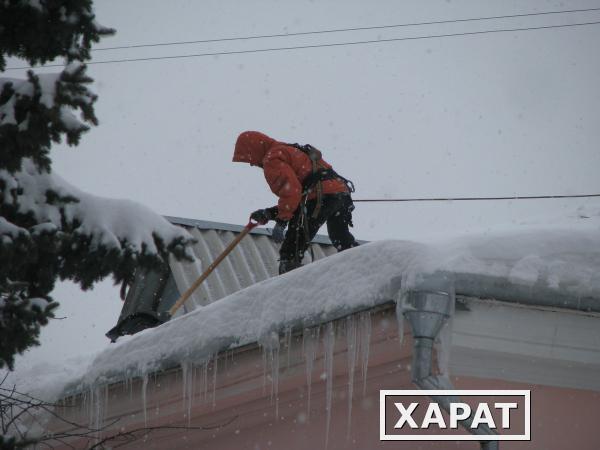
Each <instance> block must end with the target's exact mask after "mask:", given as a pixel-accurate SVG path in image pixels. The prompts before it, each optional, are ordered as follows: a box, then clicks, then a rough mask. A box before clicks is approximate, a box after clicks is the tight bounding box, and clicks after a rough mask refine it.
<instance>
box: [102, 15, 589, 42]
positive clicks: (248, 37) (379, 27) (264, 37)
mask: <svg viewBox="0 0 600 450" xmlns="http://www.w3.org/2000/svg"><path fill="white" fill-rule="evenodd" d="M591 11H600V8H587V9H570V10H563V11H544V12H538V13H526V14H509V15H503V16H487V17H473V18H467V19H449V20H435V21H429V22H413V23H401V24H395V25H380V26H370V27H354V28H336V29H331V30H316V31H300V32H296V33H279V34H263V35H256V36H238V37H228V38H218V39H200V40H193V41H176V42H158V43H155V44H136V45H123V46H118V47H103V48H96V49H94V50H93V51H94V52H100V51H105V50H123V49H128V48H145V47H164V46H171V45H188V44H207V43H214V42H228V41H244V40H250V39H267V38H280V37H293V36H308V35H315V34H327V33H342V32H348V31H366V30H382V29H390V28H401V27H413V26H423V25H441V24H448V23H462V22H475V21H481V20H494V19H514V18H518V17H532V16H544V15H550V14H569V13H579V12H591Z"/></svg>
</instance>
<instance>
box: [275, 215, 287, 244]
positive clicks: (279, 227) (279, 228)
mask: <svg viewBox="0 0 600 450" xmlns="http://www.w3.org/2000/svg"><path fill="white" fill-rule="evenodd" d="M286 225H287V222H286V221H285V220H278V221H277V223H276V224H275V227H273V231H272V232H271V237H272V238H273V241H274V242H275V243H276V244H281V243H282V242H283V239H284V238H285V227H286Z"/></svg>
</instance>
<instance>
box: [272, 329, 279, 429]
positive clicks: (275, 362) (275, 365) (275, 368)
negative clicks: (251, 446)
mask: <svg viewBox="0 0 600 450" xmlns="http://www.w3.org/2000/svg"><path fill="white" fill-rule="evenodd" d="M277 344H279V339H277ZM271 355H272V356H271V380H272V383H273V395H274V397H275V419H276V420H279V345H277V347H275V348H273V349H271Z"/></svg>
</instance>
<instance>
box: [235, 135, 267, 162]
mask: <svg viewBox="0 0 600 450" xmlns="http://www.w3.org/2000/svg"><path fill="white" fill-rule="evenodd" d="M276 142H277V141H276V140H275V139H272V138H270V137H269V136H267V135H266V134H263V133H260V132H259V131H244V132H243V133H242V134H240V135H239V136H238V138H237V141H236V143H235V151H234V152H233V161H234V162H245V163H248V164H256V165H260V164H262V160H263V159H264V157H265V154H266V153H267V151H268V150H269V149H270V148H271V146H272V145H273V144H275V143H276Z"/></svg>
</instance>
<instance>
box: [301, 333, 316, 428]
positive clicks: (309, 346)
mask: <svg viewBox="0 0 600 450" xmlns="http://www.w3.org/2000/svg"><path fill="white" fill-rule="evenodd" d="M318 343H319V328H305V329H304V331H303V333H302V347H303V352H302V353H303V356H304V361H305V365H306V387H307V401H306V402H307V406H306V420H309V419H310V394H311V387H312V372H313V368H314V365H315V357H316V354H317V345H318Z"/></svg>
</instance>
